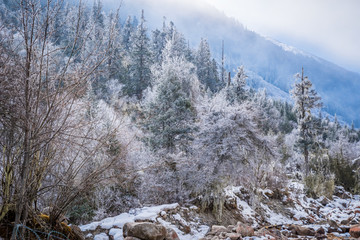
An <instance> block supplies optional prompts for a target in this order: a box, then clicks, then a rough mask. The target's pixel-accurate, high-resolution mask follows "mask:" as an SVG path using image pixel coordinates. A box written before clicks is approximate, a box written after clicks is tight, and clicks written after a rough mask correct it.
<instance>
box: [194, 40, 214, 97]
mask: <svg viewBox="0 0 360 240" xmlns="http://www.w3.org/2000/svg"><path fill="white" fill-rule="evenodd" d="M195 58H196V59H195V62H196V67H197V75H198V78H199V80H200V82H201V83H202V84H204V85H205V87H206V88H210V90H211V91H212V92H215V91H216V86H217V82H216V79H214V78H212V76H211V75H212V74H211V72H212V62H211V52H210V47H209V44H208V42H207V40H206V39H203V38H202V39H201V41H200V44H199V47H198V50H197V52H196V57H195Z"/></svg>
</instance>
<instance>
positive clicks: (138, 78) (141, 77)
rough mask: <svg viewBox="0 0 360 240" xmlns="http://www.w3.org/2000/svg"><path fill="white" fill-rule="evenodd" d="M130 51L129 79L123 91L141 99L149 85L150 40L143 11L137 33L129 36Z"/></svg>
mask: <svg viewBox="0 0 360 240" xmlns="http://www.w3.org/2000/svg"><path fill="white" fill-rule="evenodd" d="M131 42H132V45H131V49H130V69H129V70H130V79H129V81H127V83H126V85H125V91H126V93H127V94H128V95H129V96H136V97H137V99H138V100H140V99H142V96H143V91H144V90H145V89H146V88H147V87H148V86H149V85H150V77H151V71H150V61H151V53H150V40H149V38H148V36H147V28H146V26H145V17H144V10H143V11H142V14H141V20H140V24H139V25H138V28H137V31H136V32H135V34H134V35H132V36H131Z"/></svg>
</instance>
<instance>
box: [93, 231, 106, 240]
mask: <svg viewBox="0 0 360 240" xmlns="http://www.w3.org/2000/svg"><path fill="white" fill-rule="evenodd" d="M94 240H109V237H108V235H106V233H100V234H97V235H95V237H94Z"/></svg>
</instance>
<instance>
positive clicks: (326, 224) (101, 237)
mask: <svg viewBox="0 0 360 240" xmlns="http://www.w3.org/2000/svg"><path fill="white" fill-rule="evenodd" d="M257 194H258V198H257V199H258V202H257V203H256V204H253V205H250V204H249V202H250V195H249V194H248V193H247V191H246V190H245V189H244V188H242V187H231V188H227V189H226V202H225V206H224V211H223V216H222V221H221V222H219V221H217V220H216V218H215V217H214V215H213V214H212V213H211V212H206V211H205V212H203V211H200V209H199V208H198V207H196V206H192V205H188V206H180V205H179V204H170V205H162V206H155V207H145V208H141V209H134V210H132V211H130V212H129V213H123V214H120V215H119V216H116V217H112V218H106V219H104V220H102V221H99V222H93V223H90V224H87V225H83V226H80V229H81V230H82V231H83V232H84V234H85V236H86V239H95V240H107V239H119V240H120V239H126V240H131V239H133V240H136V239H149V240H152V239H154V240H163V239H166V240H174V239H181V240H190V239H203V240H220V239H229V240H235V239H356V238H360V224H359V223H360V196H358V195H351V194H350V193H347V192H345V191H344V190H343V189H342V188H337V189H336V191H335V195H334V196H333V197H332V199H327V198H325V197H322V198H319V199H312V198H308V197H306V196H305V194H304V191H303V185H302V184H299V183H296V182H293V183H290V184H289V186H288V188H286V189H282V190H279V191H277V192H273V191H271V190H266V189H265V190H259V191H258V193H257Z"/></svg>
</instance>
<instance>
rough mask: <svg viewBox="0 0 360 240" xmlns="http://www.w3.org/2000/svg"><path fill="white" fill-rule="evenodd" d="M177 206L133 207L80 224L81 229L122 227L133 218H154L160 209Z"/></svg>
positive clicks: (133, 219)
mask: <svg viewBox="0 0 360 240" xmlns="http://www.w3.org/2000/svg"><path fill="white" fill-rule="evenodd" d="M178 206H179V204H178V203H175V204H165V205H160V206H154V207H144V208H137V209H133V210H132V211H130V212H129V213H122V214H120V215H118V216H116V217H109V218H105V219H103V220H101V221H99V222H93V223H90V224H87V225H82V226H80V229H81V231H89V230H90V231H93V230H95V229H96V228H97V227H98V226H100V227H101V228H103V229H111V228H113V227H118V228H122V227H123V226H124V224H125V223H127V222H135V220H155V218H156V217H157V216H158V214H159V213H160V212H161V211H164V210H166V209H174V208H177V207H178Z"/></svg>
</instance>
